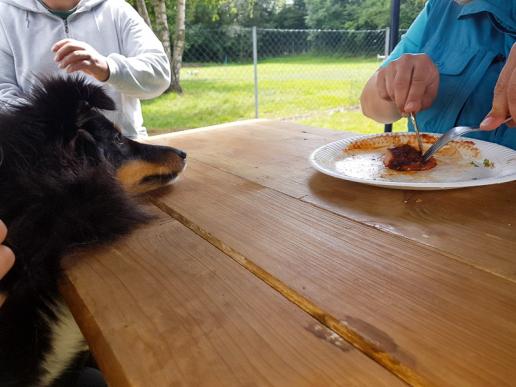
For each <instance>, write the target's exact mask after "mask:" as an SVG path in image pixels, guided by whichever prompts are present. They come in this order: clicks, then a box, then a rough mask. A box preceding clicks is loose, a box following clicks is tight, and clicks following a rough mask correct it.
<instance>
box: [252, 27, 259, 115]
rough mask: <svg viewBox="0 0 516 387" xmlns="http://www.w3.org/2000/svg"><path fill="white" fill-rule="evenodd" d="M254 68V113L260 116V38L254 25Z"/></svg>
mask: <svg viewBox="0 0 516 387" xmlns="http://www.w3.org/2000/svg"><path fill="white" fill-rule="evenodd" d="M253 68H254V115H255V118H259V105H258V39H257V37H256V27H253Z"/></svg>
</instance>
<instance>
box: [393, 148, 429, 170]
mask: <svg viewBox="0 0 516 387" xmlns="http://www.w3.org/2000/svg"><path fill="white" fill-rule="evenodd" d="M384 165H385V166H386V167H387V168H390V169H394V170H395V171H426V170H428V169H432V168H433V167H435V166H436V165H437V161H436V160H435V158H433V157H431V158H430V159H429V160H428V161H425V162H423V155H422V154H421V152H420V151H419V150H418V149H416V148H414V147H412V146H410V145H408V144H404V145H400V146H396V147H393V148H389V149H387V153H386V155H385V159H384Z"/></svg>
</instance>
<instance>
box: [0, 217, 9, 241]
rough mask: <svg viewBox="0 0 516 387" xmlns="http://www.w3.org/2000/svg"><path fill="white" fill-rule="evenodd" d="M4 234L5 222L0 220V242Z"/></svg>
mask: <svg viewBox="0 0 516 387" xmlns="http://www.w3.org/2000/svg"><path fill="white" fill-rule="evenodd" d="M6 236H7V227H6V226H5V223H4V222H2V221H1V220H0V243H2V242H3V241H4V240H5V237H6Z"/></svg>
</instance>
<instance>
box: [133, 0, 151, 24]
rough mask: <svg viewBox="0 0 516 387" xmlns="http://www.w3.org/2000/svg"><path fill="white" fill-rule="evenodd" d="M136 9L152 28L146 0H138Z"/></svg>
mask: <svg viewBox="0 0 516 387" xmlns="http://www.w3.org/2000/svg"><path fill="white" fill-rule="evenodd" d="M136 10H137V11H138V13H139V14H140V16H141V17H142V18H143V20H145V23H147V25H148V26H149V27H151V28H152V24H151V20H150V17H149V12H148V11H147V6H146V5H145V0H136Z"/></svg>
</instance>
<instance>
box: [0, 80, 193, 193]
mask: <svg viewBox="0 0 516 387" xmlns="http://www.w3.org/2000/svg"><path fill="white" fill-rule="evenodd" d="M114 109H115V104H114V102H113V100H112V99H111V98H110V97H109V96H108V94H107V93H106V92H105V91H104V89H103V88H102V87H101V86H98V85H95V84H93V83H91V82H88V81H86V80H85V79H84V78H82V77H70V78H62V77H54V78H49V79H46V80H42V81H41V84H40V85H38V86H36V87H34V89H33V90H32V91H31V93H30V95H28V96H27V102H26V103H23V104H21V105H18V106H14V107H13V108H12V109H9V108H8V109H6V111H5V112H4V113H3V114H2V116H3V117H2V118H3V125H2V126H3V127H5V126H6V124H7V125H8V124H9V122H10V124H11V125H12V127H13V130H11V131H9V130H3V131H2V132H3V133H2V135H4V140H3V141H2V143H3V144H4V150H6V151H7V149H6V147H7V148H9V143H10V140H12V143H13V144H11V145H14V148H17V149H18V150H17V151H16V152H17V154H16V155H14V156H19V157H20V158H21V160H31V159H33V157H31V156H35V157H40V156H41V155H43V157H46V160H43V162H50V161H49V160H50V159H51V158H49V157H48V156H49V155H48V154H47V155H45V151H47V153H48V152H53V153H54V155H53V156H54V157H58V158H59V161H58V163H59V164H60V165H59V169H63V168H62V166H63V164H67V165H68V166H69V167H70V168H71V169H80V168H84V167H95V166H101V167H102V168H108V169H109V170H110V171H111V173H112V174H113V175H114V176H115V177H116V178H117V179H118V181H119V182H120V183H121V185H122V187H123V188H124V189H125V191H126V192H128V193H131V194H139V193H143V192H147V191H150V190H153V189H156V188H158V187H161V186H163V185H165V184H168V183H171V182H172V181H174V180H175V179H176V178H177V177H178V175H179V174H180V173H181V172H182V171H183V169H184V168H185V165H186V153H185V152H183V151H181V150H179V149H175V148H172V147H168V146H157V145H148V144H143V143H140V142H137V141H134V140H132V139H130V138H127V137H125V136H124V135H123V134H122V131H121V129H120V128H118V127H116V126H115V125H114V124H113V122H111V121H110V120H108V119H107V118H106V117H105V116H104V115H103V114H102V112H101V111H102V110H114ZM0 124H1V123H0ZM20 127H22V128H21V129H22V131H23V133H14V132H15V131H19V130H20ZM23 129H25V130H23ZM20 136H24V137H25V138H24V141H26V142H27V143H26V144H25V146H22V145H21V144H20ZM0 145H1V144H0ZM22 148H24V149H22ZM38 148H39V149H38ZM52 148H54V149H52ZM22 153H23V154H22ZM10 157H13V154H11V155H10ZM6 161H9V160H6ZM55 162H56V161H55V160H54V163H55ZM48 169H49V168H48V167H47V170H48Z"/></svg>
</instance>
